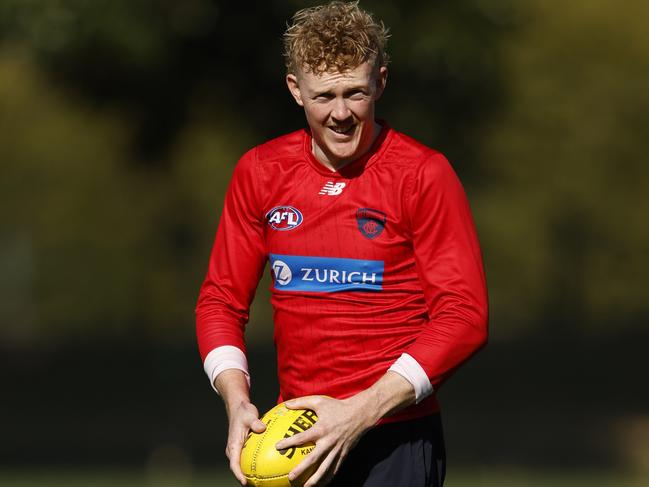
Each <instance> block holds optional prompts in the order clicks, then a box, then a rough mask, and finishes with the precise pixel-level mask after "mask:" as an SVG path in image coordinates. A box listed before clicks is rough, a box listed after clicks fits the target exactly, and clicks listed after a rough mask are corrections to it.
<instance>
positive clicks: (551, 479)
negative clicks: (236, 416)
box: [0, 469, 649, 487]
mask: <svg viewBox="0 0 649 487" xmlns="http://www.w3.org/2000/svg"><path fill="white" fill-rule="evenodd" d="M236 485H238V484H237V483H236V482H235V481H234V480H233V478H232V477H231V476H230V474H229V473H228V472H220V471H219V472H216V471H215V472H205V471H200V472H196V473H193V474H191V473H189V472H176V473H174V472H167V473H164V472H156V473H150V474H146V473H144V472H142V471H132V470H59V469H54V470H49V471H47V470H37V471H33V472H29V471H26V470H10V471H6V470H5V471H2V470H0V486H2V487H114V486H119V487H153V486H155V487H208V486H209V487H220V486H223V487H230V486H232V487H234V486H236ZM647 485H649V479H648V478H647V477H640V476H632V475H615V474H613V473H597V472H570V473H561V472H544V471H530V470H512V471H505V470H496V471H494V470H482V469H480V470H477V471H469V469H465V470H459V469H458V470H457V471H453V472H451V475H450V476H449V478H448V479H447V482H446V484H445V487H643V486H647ZM350 487H353V486H350Z"/></svg>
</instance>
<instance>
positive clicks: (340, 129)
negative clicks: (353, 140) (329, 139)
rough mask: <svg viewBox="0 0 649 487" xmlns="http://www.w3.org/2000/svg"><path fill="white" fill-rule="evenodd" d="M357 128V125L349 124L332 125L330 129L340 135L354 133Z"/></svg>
mask: <svg viewBox="0 0 649 487" xmlns="http://www.w3.org/2000/svg"><path fill="white" fill-rule="evenodd" d="M355 128H356V125H349V126H345V127H336V126H332V127H329V130H331V131H332V132H334V133H336V134H338V135H351V134H352V133H354V129H355Z"/></svg>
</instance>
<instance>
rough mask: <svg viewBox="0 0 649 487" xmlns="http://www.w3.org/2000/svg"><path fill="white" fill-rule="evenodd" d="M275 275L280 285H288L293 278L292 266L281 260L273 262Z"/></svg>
mask: <svg viewBox="0 0 649 487" xmlns="http://www.w3.org/2000/svg"><path fill="white" fill-rule="evenodd" d="M273 275H274V276H275V282H276V283H277V284H279V285H280V286H286V285H287V284H288V283H290V282H291V280H292V279H293V273H292V272H291V268H290V267H289V266H288V264H286V263H285V262H282V261H281V260H276V261H275V262H273Z"/></svg>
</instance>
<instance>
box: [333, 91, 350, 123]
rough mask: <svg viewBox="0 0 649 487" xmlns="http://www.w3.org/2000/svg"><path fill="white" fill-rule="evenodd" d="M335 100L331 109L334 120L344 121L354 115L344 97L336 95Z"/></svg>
mask: <svg viewBox="0 0 649 487" xmlns="http://www.w3.org/2000/svg"><path fill="white" fill-rule="evenodd" d="M333 102H334V105H333V109H332V110H331V117H332V118H333V119H334V120H336V121H337V122H343V121H345V120H347V119H348V118H349V117H351V116H352V112H351V110H350V109H349V107H348V106H347V103H346V101H345V99H344V98H343V97H336V98H335V99H334V101H333Z"/></svg>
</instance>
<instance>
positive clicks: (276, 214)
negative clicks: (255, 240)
mask: <svg viewBox="0 0 649 487" xmlns="http://www.w3.org/2000/svg"><path fill="white" fill-rule="evenodd" d="M266 220H268V224H269V225H270V226H271V228H273V229H275V230H280V231H285V230H293V229H294V228H297V227H299V226H300V224H301V223H302V221H303V220H304V218H303V217H302V213H300V210H298V209H297V208H294V207H293V206H276V207H275V208H273V209H272V210H270V211H269V212H268V213H266Z"/></svg>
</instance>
